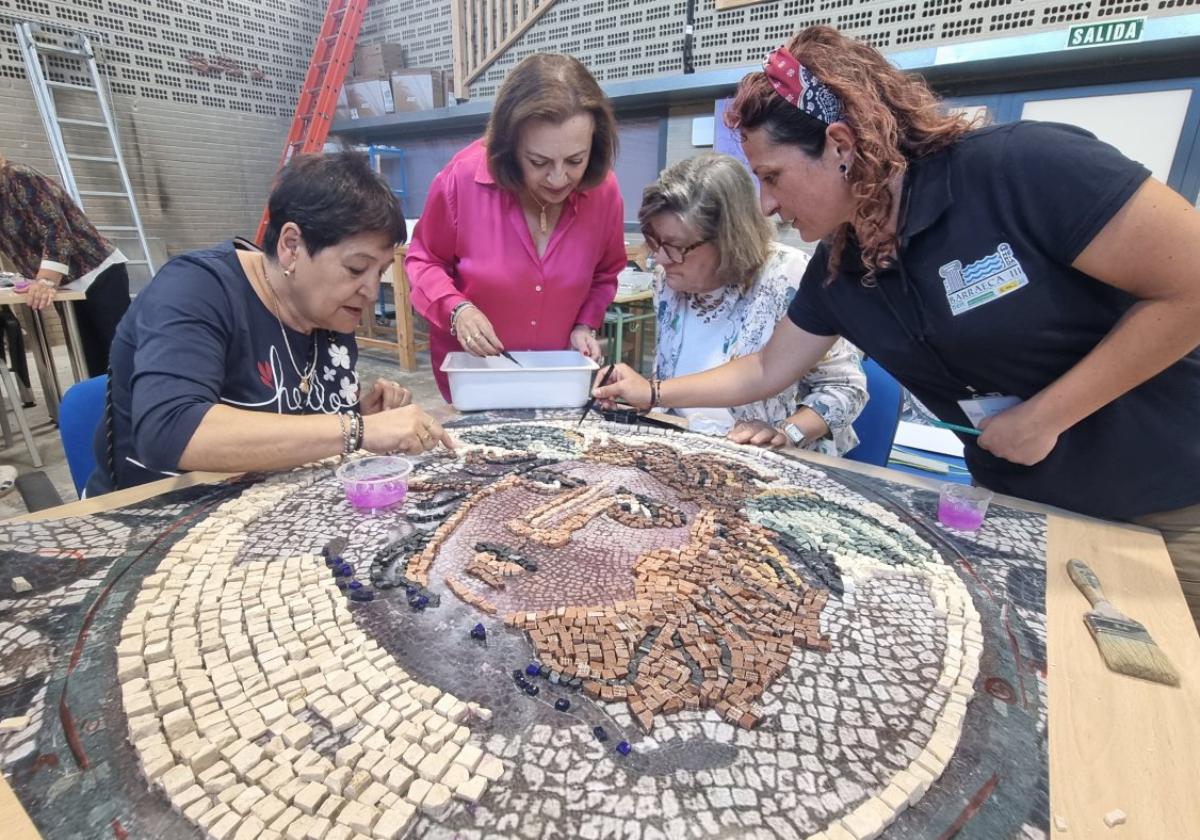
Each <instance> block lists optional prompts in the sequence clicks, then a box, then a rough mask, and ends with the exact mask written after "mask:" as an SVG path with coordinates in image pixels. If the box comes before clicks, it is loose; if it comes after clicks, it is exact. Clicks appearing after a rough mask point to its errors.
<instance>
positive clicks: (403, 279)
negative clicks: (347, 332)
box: [358, 245, 429, 373]
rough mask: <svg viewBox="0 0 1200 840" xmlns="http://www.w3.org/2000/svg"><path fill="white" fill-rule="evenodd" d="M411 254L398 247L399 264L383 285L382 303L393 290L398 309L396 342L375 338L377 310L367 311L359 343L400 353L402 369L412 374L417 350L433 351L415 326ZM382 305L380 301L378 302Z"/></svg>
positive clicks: (363, 318) (380, 294)
mask: <svg viewBox="0 0 1200 840" xmlns="http://www.w3.org/2000/svg"><path fill="white" fill-rule="evenodd" d="M407 253H408V246H407V245H399V246H397V247H396V261H395V262H394V263H392V267H391V268H389V269H388V270H387V272H385V273H384V275H383V282H382V283H380V285H379V300H382V299H383V290H384V287H386V286H391V287H392V301H393V304H394V305H395V309H396V340H395V341H389V340H387V339H381V338H376V337H375V307H372V308H371V309H370V310H369V311H364V312H363V317H362V323H361V325H360V330H359V335H358V343H359V344H361V345H363V346H364V347H382V348H384V349H387V350H395V351H396V360H397V362H398V363H399V365H400V369H401V370H405V371H408V372H409V373H412V372H413V371H415V370H416V369H417V351H418V350H428V349H429V339H428V336H426V338H425V340H423V341H418V340H417V334H416V328H415V326H414V323H413V321H414V315H413V309H412V294H411V292H410V289H409V285H408V273H407V272H405V270H404V257H405V255H406V254H407ZM376 303H378V301H377V302H376Z"/></svg>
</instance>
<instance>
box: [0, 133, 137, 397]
mask: <svg viewBox="0 0 1200 840" xmlns="http://www.w3.org/2000/svg"><path fill="white" fill-rule="evenodd" d="M0 253H3V254H4V255H5V256H7V257H8V258H9V259H10V260H12V262H13V264H14V265H15V266H16V268H17V270H18V271H19V272H20V273H21V274H23V275H24V276H26V277H28V278H30V279H33V280H36V281H37V282H35V283H34V284H33V285H31V286H30V287H29V291H28V294H29V305H30V306H31V307H32V308H33V309H39V310H40V309H44V308H45V307H47V306H49V305H50V304H51V302H53V300H54V295H55V293H56V292H57V291H58V290H59V289H60V288H61V289H69V290H70V291H75V292H83V293H84V294H85V295H86V296H87V297H86V299H85V300H83V301H81V302H80V305H79V306H78V307H77V312H76V321H77V323H78V325H79V343H80V344H81V345H82V348H83V358H84V363H85V364H86V365H87V372H88V376H99V375H100V374H102V373H104V372H105V371H106V370H108V348H109V345H111V344H112V340H113V334H114V333H115V332H116V330H117V324H118V323H119V322H120V321H121V316H123V315H124V314H125V310H126V309H128V308H129V274H128V273H127V272H126V270H125V263H126V262H127V260H126V258H125V255H124V254H122V253H121V251H120V249H119V248H116V247H115V246H114V245H113V244H112V243H111V242H109V241H108V240H107V239H105V238H104V237H103V236H101V235H100V232H99V231H97V230H96V228H95V227H94V226H93V225H92V223H91V222H89V221H88V218H87V216H85V215H84V214H83V211H82V210H80V209H79V207H77V206H76V204H75V202H74V201H72V200H71V197H70V196H69V195H67V193H66V191H65V190H64V189H63V188H62V187H60V186H59V185H58V184H56V183H55V182H54V181H52V180H50V179H49V178H47V177H46V176H45V175H43V174H41V173H40V172H38V171H37V170H36V169H31V168H30V167H28V166H23V165H21V164H19V163H13V162H12V161H10V160H6V159H5V158H4V155H3V154H0ZM22 379H23V381H24V382H25V383H26V384H28V381H29V377H28V374H26V376H24V377H23V378H22Z"/></svg>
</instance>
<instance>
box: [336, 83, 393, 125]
mask: <svg viewBox="0 0 1200 840" xmlns="http://www.w3.org/2000/svg"><path fill="white" fill-rule="evenodd" d="M395 111H396V107H395V103H394V102H393V99H392V86H391V83H390V82H389V81H388V80H387V79H359V78H354V79H347V80H346V84H345V85H343V86H342V92H341V94H339V95H338V104H337V111H336V117H337V118H338V119H340V120H347V119H349V120H360V119H366V118H368V117H382V116H383V115H384V114H392V113H395Z"/></svg>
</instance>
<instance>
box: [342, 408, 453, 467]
mask: <svg viewBox="0 0 1200 840" xmlns="http://www.w3.org/2000/svg"><path fill="white" fill-rule="evenodd" d="M363 423H364V425H363V448H364V449H368V450H370V451H371V452H377V453H386V452H403V453H404V454H406V455H420V454H421V453H422V452H428V451H429V450H431V449H435V448H436V447H437V445H438V444H439V443H440V444H442V445H443V446H445V447H446V448H447V449H454V447H455V446H456V444H455V442H454V438H452V437H450V433H449V432H447V431H446V430H445V429H443V428H442V424H441V423H439V422H438V421H436V420H434V419H433V418H432V417H430V416H429V415H428V414H427V413H425V411H424V409H422V408H421V407H420V406H418V405H406V406H404V407H403V408H392V409H386V410H384V411H380V412H379V413H378V414H375V415H373V416H371V418H370V419H369V420H367V419H364V420H363Z"/></svg>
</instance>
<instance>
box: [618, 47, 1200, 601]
mask: <svg viewBox="0 0 1200 840" xmlns="http://www.w3.org/2000/svg"><path fill="white" fill-rule="evenodd" d="M726 120H727V121H728V123H729V125H730V127H731V128H734V129H736V130H738V131H739V132H740V134H741V136H742V142H743V147H744V149H745V152H746V156H747V157H748V158H749V160H750V163H751V165H752V167H753V169H754V172H755V174H756V175H757V176H758V178H759V180H760V181H761V183H762V192H761V201H762V208H763V211H764V212H765V213H767V214H768V215H770V214H778V215H779V217H780V218H781V219H782V220H783V221H785V222H787V223H790V224H791V225H792V226H793V227H795V228H796V230H798V231H799V232H800V234H801V235H802V236H803V237H804V238H805V239H807V240H809V241H815V240H820V241H821V243H822V244H821V245H820V246H819V247H818V249H817V252H816V255H815V257H814V258H813V260H812V262H811V263H810V264H809V267H808V271H807V274H806V276H805V279H804V282H803V283H802V284H801V290H800V292H799V293H798V294H797V295H796V297H795V299H794V300H793V302H792V305H791V308H790V309H789V312H788V316H789V317H788V318H786V319H784V320H783V321H781V322H780V324H779V326H778V327H777V328H776V330H775V334H774V336H773V337H772V339H771V341H770V342H769V343H768V344H767V346H766V347H765V348H764V349H763V350H762V351H761V352H759V353H756V354H753V355H750V356H746V357H743V358H740V359H737V360H735V361H732V362H730V363H729V364H727V365H724V366H722V367H720V368H716V369H714V370H712V371H708V372H706V373H702V374H695V375H692V376H687V377H681V378H678V379H671V380H668V381H665V382H661V383H657V382H656V383H651V382H647V381H646V380H644V379H642V378H641V377H640V376H638V375H637V374H636V373H635V372H634V371H632V370H630V369H628V368H624V367H618V368H617V371H616V373H615V375H614V377H613V380H612V383H611V384H610V385H608V386H607V387H604V388H599V389H597V396H599V397H601V398H602V399H615V398H617V397H621V398H623V399H625V400H626V401H628V402H630V403H632V404H634V405H639V406H648V405H652V404H657V405H662V406H669V407H688V406H698V405H741V404H744V403H747V402H751V401H753V400H757V399H761V398H762V397H763V396H764V395H767V394H771V393H777V392H778V391H779V390H781V389H782V388H783V387H785V386H786V385H787V384H788V383H790V382H794V381H795V380H796V379H797V378H798V377H800V376H802V375H803V374H804V373H805V372H806V371H808V369H809V368H811V367H812V366H813V364H815V363H816V362H817V361H818V360H819V359H820V358H821V357H822V356H823V355H824V353H825V352H826V351H827V350H828V349H829V347H830V346H831V345H832V343H833V342H834V341H835V339H836V338H837V336H839V335H840V336H844V337H845V338H847V339H848V340H849V341H851V342H852V343H854V344H856V345H858V346H859V347H860V348H862V349H863V351H864V352H865V353H866V354H867V355H869V356H872V357H874V358H876V359H877V360H878V361H879V362H880V364H882V365H883V366H884V367H885V368H887V369H888V370H889V371H891V373H892V374H893V375H895V376H896V378H897V379H899V380H900V381H901V382H902V383H903V384H904V386H905V387H907V388H908V389H909V390H911V391H912V392H913V393H914V394H915V395H916V396H917V398H918V399H920V400H921V401H922V402H923V403H924V404H925V405H927V406H928V407H929V408H930V409H931V410H932V411H934V413H936V414H937V415H938V416H939V417H940V418H941V419H943V420H945V421H949V422H952V423H957V424H962V425H968V424H969V423H970V417H969V413H974V414H975V415H976V416H977V417H978V416H979V414H980V413H985V412H989V411H991V412H993V413H992V414H991V415H990V416H989V417H987V419H984V420H981V421H980V422H979V426H980V428H982V429H983V434H982V435H981V436H980V437H978V438H975V437H974V436H964V437H963V443H964V445H965V449H966V459H967V463H968V465H969V466H970V468H971V473H972V475H973V476H974V477H975V478H976V480H978V481H979V482H980V483H981V484H983V485H985V486H987V487H990V488H992V489H994V490H996V491H999V492H1003V493H1009V494H1012V495H1015V496H1021V497H1024V498H1027V499H1033V500H1036V501H1040V502H1046V503H1049V504H1053V505H1058V506H1061V507H1064V508H1069V509H1072V510H1076V511H1080V512H1082V513H1086V514H1091V515H1094V516H1101V517H1107V518H1113V519H1122V520H1132V521H1136V522H1139V523H1142V524H1148V525H1151V526H1153V527H1158V528H1160V529H1161V530H1162V531H1163V534H1164V536H1165V537H1166V540H1167V546H1168V549H1169V551H1170V553H1171V557H1172V560H1173V561H1174V563H1175V567H1176V571H1177V572H1178V574H1179V577H1180V581H1181V582H1182V584H1183V588H1184V592H1185V595H1186V597H1187V600H1188V604H1189V606H1190V607H1191V609H1192V613H1193V616H1194V617H1196V618H1197V620H1198V621H1200V479H1198V476H1200V435H1198V434H1197V430H1198V429H1200V353H1198V352H1197V351H1196V347H1197V345H1198V344H1200V283H1198V282H1196V277H1195V270H1196V266H1197V265H1200V214H1197V212H1196V210H1195V209H1194V208H1193V207H1192V206H1191V205H1190V204H1189V203H1188V202H1186V201H1185V200H1183V199H1182V198H1181V197H1180V196H1179V195H1177V194H1176V193H1174V192H1173V191H1171V190H1170V189H1168V188H1167V187H1166V186H1164V185H1163V184H1161V183H1159V182H1158V181H1155V180H1154V179H1153V178H1151V177H1150V174H1149V172H1148V171H1147V170H1146V168H1145V167H1143V166H1142V165H1141V164H1138V163H1135V162H1133V161H1130V160H1129V159H1127V158H1125V157H1124V156H1123V155H1121V154H1120V153H1119V152H1118V151H1117V150H1116V149H1114V148H1112V147H1111V146H1109V145H1107V144H1105V143H1102V142H1100V141H1099V140H1097V139H1096V138H1095V137H1093V136H1092V135H1090V134H1088V133H1087V132H1085V131H1081V130H1079V129H1077V128H1073V127H1070V126H1065V125H1056V124H1053V123H1033V122H1020V123H1011V124H1006V125H999V126H992V127H988V128H982V129H975V128H974V127H973V126H972V125H971V124H970V123H969V122H968V121H967V120H966V119H964V118H962V117H957V116H947V115H945V114H944V113H942V112H941V110H940V109H939V103H938V101H937V99H936V97H935V96H934V95H933V94H932V93H931V92H930V91H929V89H928V88H927V87H926V86H925V84H924V82H923V81H921V80H920V79H919V78H917V77H915V76H908V75H905V74H903V73H901V72H900V71H898V70H896V69H895V68H893V67H892V66H891V65H890V64H889V63H888V62H887V60H886V59H885V58H884V57H883V56H882V55H880V54H879V53H878V52H877V51H876V50H874V49H872V48H871V47H869V46H866V45H865V44H862V43H859V42H857V41H852V40H850V39H848V38H844V37H842V36H841V35H839V34H838V33H837V32H836V31H835V30H833V29H830V28H828V27H812V28H810V29H807V30H804V31H803V32H801V33H800V34H799V35H797V36H796V37H795V38H793V39H792V41H791V42H790V43H789V44H788V45H787V46H786V47H783V48H780V49H779V50H776V51H775V52H774V53H772V54H771V55H770V56H768V58H767V61H766V62H764V71H763V72H760V73H752V74H750V75H749V76H747V77H746V78H745V79H743V80H742V83H741V85H740V86H739V89H738V93H737V97H736V99H735V100H734V102H733V104H732V106H731V107H730V108H729V110H728V111H727V114H726ZM997 396H998V397H1007V398H1009V399H1007V400H1002V401H995V400H992V401H990V402H989V399H988V398H991V397H997ZM997 402H999V404H1000V405H1001V406H1003V405H1005V404H1007V405H1008V406H1009V407H1007V408H1005V409H1003V410H999V411H998V412H997V411H996V403H997Z"/></svg>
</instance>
